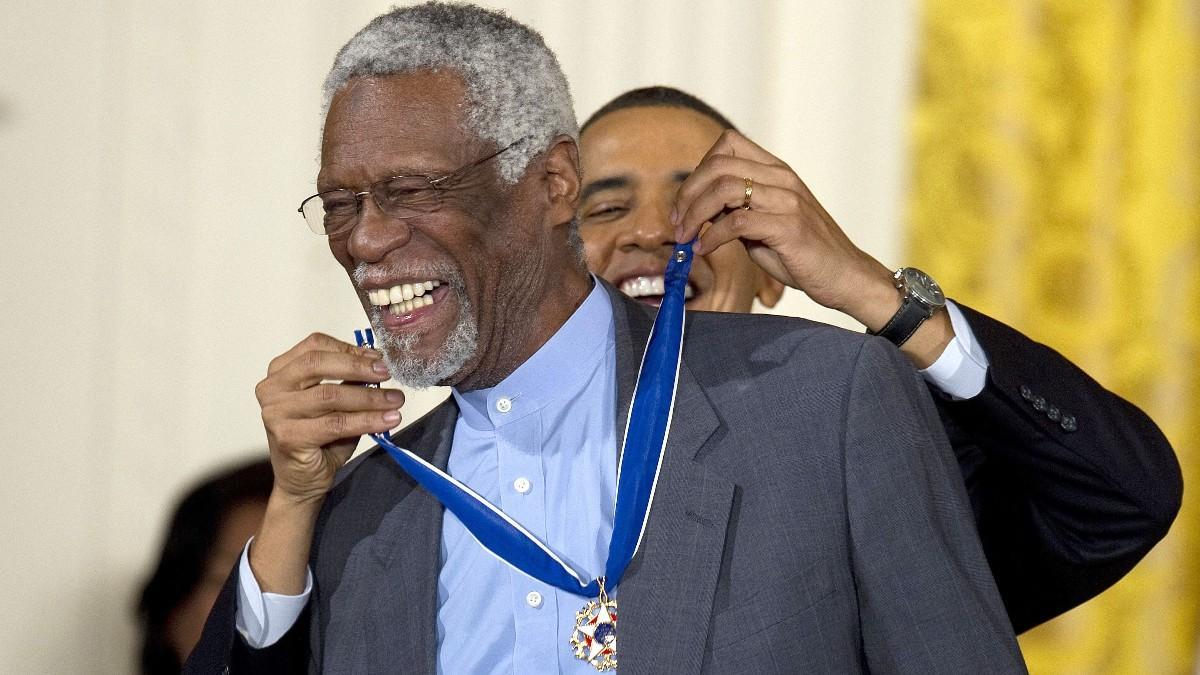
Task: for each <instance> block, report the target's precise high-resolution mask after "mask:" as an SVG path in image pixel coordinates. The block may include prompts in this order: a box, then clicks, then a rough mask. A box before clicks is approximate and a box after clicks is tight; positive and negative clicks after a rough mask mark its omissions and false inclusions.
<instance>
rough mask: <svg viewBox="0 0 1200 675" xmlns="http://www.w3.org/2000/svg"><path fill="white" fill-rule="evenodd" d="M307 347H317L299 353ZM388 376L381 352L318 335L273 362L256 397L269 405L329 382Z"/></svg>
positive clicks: (374, 379)
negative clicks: (276, 399)
mask: <svg viewBox="0 0 1200 675" xmlns="http://www.w3.org/2000/svg"><path fill="white" fill-rule="evenodd" d="M326 340H328V341H329V342H326ZM310 341H311V342H310ZM305 344H312V345H316V346H315V347H312V348H308V349H303V350H299V351H298V348H299V347H300V346H301V345H305ZM322 347H327V348H322ZM285 357H286V359H285ZM388 376H389V375H388V370H387V365H386V364H385V363H384V362H383V358H382V355H380V354H379V352H377V351H374V350H371V349H366V350H363V349H359V348H357V347H353V346H351V345H348V344H346V343H344V342H340V341H338V340H334V339H333V338H330V337H329V336H327V335H325V336H319V337H318V336H317V335H316V334H314V335H313V336H309V337H308V338H306V339H305V341H304V342H301V343H300V345H297V346H296V347H293V348H292V349H291V350H289V351H288V352H287V353H285V354H284V355H283V356H280V357H278V358H276V359H275V360H274V361H272V362H271V366H270V367H269V368H268V369H267V377H266V378H265V379H264V380H263V381H261V382H259V383H258V386H257V387H256V388H255V394H256V395H257V396H258V401H259V403H260V404H265V403H267V402H269V401H270V400H271V399H272V398H273V397H274V396H277V395H279V394H281V393H286V392H296V391H301V390H304V389H308V388H309V387H313V386H315V385H317V384H319V383H321V382H322V381H326V380H343V381H351V382H383V381H385V380H387V379H388Z"/></svg>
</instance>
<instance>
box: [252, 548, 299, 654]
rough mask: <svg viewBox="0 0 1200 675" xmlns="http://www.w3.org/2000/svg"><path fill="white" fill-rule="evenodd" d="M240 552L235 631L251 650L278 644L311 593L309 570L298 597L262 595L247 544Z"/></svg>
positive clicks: (276, 594) (290, 627) (274, 594)
mask: <svg viewBox="0 0 1200 675" xmlns="http://www.w3.org/2000/svg"><path fill="white" fill-rule="evenodd" d="M253 541H254V537H251V538H250V541H247V542H246V548H244V549H242V560H241V562H239V563H238V604H237V629H238V632H239V633H241V634H242V637H243V638H245V639H246V644H248V645H250V646H251V647H253V648H255V649H262V648H264V647H270V646H271V645H273V644H275V643H276V642H279V638H281V637H283V636H284V635H285V634H287V632H288V631H289V630H291V629H292V626H294V625H295V624H296V619H298V618H300V613H301V612H303V611H304V606H305V605H307V604H308V596H309V594H310V593H311V592H312V570H306V571H305V579H304V592H303V593H301V594H300V595H281V594H279V593H263V592H262V589H261V588H259V586H258V579H255V578H254V572H252V571H251V570H250V544H251V542H253Z"/></svg>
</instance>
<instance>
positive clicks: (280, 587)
mask: <svg viewBox="0 0 1200 675" xmlns="http://www.w3.org/2000/svg"><path fill="white" fill-rule="evenodd" d="M320 511H321V502H320V501H313V500H300V501H297V500H294V499H291V498H290V497H288V496H287V495H285V494H283V493H281V492H280V491H278V490H274V491H272V492H271V496H270V497H269V498H268V500H267V510H266V513H265V514H263V522H262V526H261V527H260V528H259V531H258V535H257V536H255V538H254V543H253V544H252V545H251V546H250V555H249V562H250V568H251V570H252V571H253V572H254V576H255V578H256V579H257V580H258V585H259V587H260V588H261V589H262V590H263V591H264V592H267V593H280V594H283V595H298V594H300V593H301V592H302V591H303V590H304V583H305V579H306V577H307V573H308V554H309V551H310V549H311V548H312V536H313V531H314V530H315V529H316V522H317V515H318V514H319V513H320Z"/></svg>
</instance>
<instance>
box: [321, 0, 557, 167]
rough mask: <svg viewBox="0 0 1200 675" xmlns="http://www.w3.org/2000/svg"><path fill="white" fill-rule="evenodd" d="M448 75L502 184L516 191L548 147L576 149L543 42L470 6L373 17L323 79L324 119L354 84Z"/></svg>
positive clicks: (428, 6) (399, 10)
mask: <svg viewBox="0 0 1200 675" xmlns="http://www.w3.org/2000/svg"><path fill="white" fill-rule="evenodd" d="M443 69H444V70H450V71H454V72H456V73H458V74H459V75H461V76H462V78H463V80H464V82H465V84H466V90H467V99H468V100H467V106H466V113H467V119H466V123H467V126H468V127H469V130H470V131H473V132H474V133H475V134H476V135H477V136H478V137H479V138H480V139H483V140H486V141H491V142H493V143H495V144H496V148H497V149H500V148H503V147H505V146H507V145H509V144H511V143H514V142H516V141H518V140H521V139H525V138H527V137H528V138H529V139H530V142H525V143H521V144H519V145H518V146H516V147H514V148H512V149H511V150H509V151H508V152H506V153H504V154H503V155H501V156H500V157H499V158H498V160H499V162H500V164H499V167H498V168H499V173H500V178H501V179H502V180H504V181H506V182H508V183H515V182H516V181H517V180H519V179H520V178H521V176H522V175H523V174H524V173H525V169H526V167H527V166H528V165H529V161H530V160H531V159H533V157H534V156H535V155H537V154H538V153H539V152H541V151H542V150H544V149H545V148H547V147H548V146H549V144H550V140H551V139H553V138H554V137H555V136H557V135H559V134H566V135H568V136H571V137H572V138H574V139H576V141H578V139H579V126H578V124H577V123H576V121H575V110H574V106H573V104H572V102H571V91H570V89H569V88H568V86H567V78H566V77H565V76H564V75H563V72H562V68H561V67H560V66H559V64H558V59H557V58H555V56H554V53H553V52H551V51H550V49H549V48H548V47H546V43H545V41H544V40H542V36H541V35H539V34H538V33H537V32H535V31H534V30H532V29H530V28H528V27H527V26H524V25H522V24H520V23H518V22H516V21H514V20H513V19H511V18H509V17H508V16H507V15H505V14H503V13H501V12H496V11H491V10H487V9H483V8H481V7H477V6H475V5H468V4H446V3H441V2H427V3H425V4H422V5H416V6H412V7H396V8H393V9H392V10H391V11H390V12H388V13H386V14H382V15H380V16H377V17H375V19H373V20H372V21H371V22H370V23H369V24H367V25H366V27H365V28H363V29H362V30H360V31H359V32H358V34H357V35H355V36H354V37H353V38H351V39H350V41H349V42H347V43H346V45H345V46H344V47H342V49H341V51H339V52H338V55H337V58H336V59H334V62H333V68H332V69H331V70H330V71H329V75H328V76H327V77H326V78H325V87H324V94H325V97H324V104H323V110H322V112H323V113H328V112H329V104H330V102H331V101H332V100H333V97H334V95H335V94H336V93H337V92H338V91H339V90H341V88H342V87H344V86H345V85H346V83H347V82H349V81H350V80H351V79H353V78H356V77H370V76H386V75H396V74H400V73H408V72H413V71H418V70H443Z"/></svg>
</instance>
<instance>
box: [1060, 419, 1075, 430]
mask: <svg viewBox="0 0 1200 675" xmlns="http://www.w3.org/2000/svg"><path fill="white" fill-rule="evenodd" d="M1060 424H1061V425H1062V428H1063V431H1075V430H1076V429H1078V428H1079V426H1078V425H1077V424H1076V423H1075V417H1074V416H1072V415H1064V416H1063V418H1062V422H1060Z"/></svg>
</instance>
